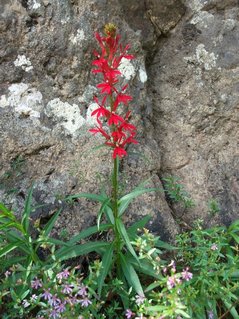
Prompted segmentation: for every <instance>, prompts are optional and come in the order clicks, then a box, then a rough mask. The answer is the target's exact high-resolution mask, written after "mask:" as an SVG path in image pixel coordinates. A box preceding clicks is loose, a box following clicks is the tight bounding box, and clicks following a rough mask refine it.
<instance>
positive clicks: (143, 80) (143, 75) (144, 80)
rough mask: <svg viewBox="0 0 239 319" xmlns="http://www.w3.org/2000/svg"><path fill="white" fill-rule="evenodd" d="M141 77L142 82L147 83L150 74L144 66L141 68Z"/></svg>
mask: <svg viewBox="0 0 239 319" xmlns="http://www.w3.org/2000/svg"><path fill="white" fill-rule="evenodd" d="M139 79H140V81H141V82H142V83H145V82H146V81H147V79H148V76H147V73H146V71H145V68H142V67H140V68H139Z"/></svg>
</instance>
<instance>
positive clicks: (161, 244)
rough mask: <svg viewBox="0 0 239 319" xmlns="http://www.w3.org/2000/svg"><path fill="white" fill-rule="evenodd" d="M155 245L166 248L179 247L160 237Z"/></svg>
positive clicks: (173, 248)
mask: <svg viewBox="0 0 239 319" xmlns="http://www.w3.org/2000/svg"><path fill="white" fill-rule="evenodd" d="M155 247H158V248H164V249H166V250H176V249H177V247H174V246H172V245H170V244H169V243H166V242H164V241H162V240H160V239H158V240H157V241H156V243H155Z"/></svg>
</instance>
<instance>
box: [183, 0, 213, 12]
mask: <svg viewBox="0 0 239 319" xmlns="http://www.w3.org/2000/svg"><path fill="white" fill-rule="evenodd" d="M208 2H209V0H186V4H187V6H189V8H191V10H193V11H195V12H198V11H200V10H201V9H202V8H203V7H204V6H205V5H206V4H207V3H208Z"/></svg>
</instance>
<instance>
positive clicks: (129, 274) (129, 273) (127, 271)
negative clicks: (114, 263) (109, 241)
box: [120, 253, 144, 296]
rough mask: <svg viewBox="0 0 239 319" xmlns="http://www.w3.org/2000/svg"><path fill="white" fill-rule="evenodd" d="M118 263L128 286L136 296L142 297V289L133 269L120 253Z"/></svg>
mask: <svg viewBox="0 0 239 319" xmlns="http://www.w3.org/2000/svg"><path fill="white" fill-rule="evenodd" d="M120 261H121V266H122V271H123V273H124V276H125V278H126V280H127V282H128V284H129V286H130V287H132V288H133V289H134V290H135V291H136V293H137V294H138V295H140V296H144V291H143V288H142V286H141V283H140V280H139V277H138V275H137V273H136V271H135V269H134V267H133V266H132V265H131V264H130V263H129V262H128V260H127V258H126V257H125V256H124V255H123V254H121V253H120Z"/></svg>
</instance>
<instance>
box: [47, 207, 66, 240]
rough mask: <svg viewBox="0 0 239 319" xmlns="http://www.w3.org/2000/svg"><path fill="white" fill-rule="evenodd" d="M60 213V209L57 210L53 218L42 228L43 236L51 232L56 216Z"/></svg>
mask: <svg viewBox="0 0 239 319" xmlns="http://www.w3.org/2000/svg"><path fill="white" fill-rule="evenodd" d="M61 212H62V209H59V210H58V211H57V212H56V213H55V214H54V215H53V216H52V218H51V219H50V220H49V221H48V223H47V224H46V225H45V226H44V228H43V235H44V236H48V235H49V234H50V232H51V230H52V228H53V227H54V225H55V222H56V220H57V218H58V216H59V215H60V213H61Z"/></svg>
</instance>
